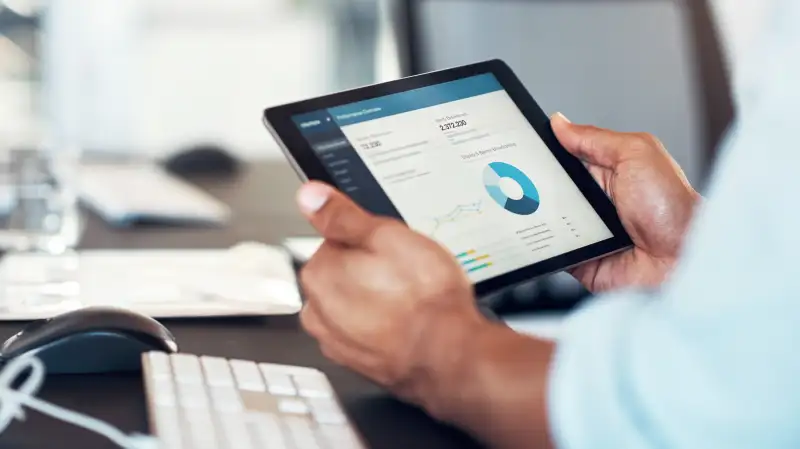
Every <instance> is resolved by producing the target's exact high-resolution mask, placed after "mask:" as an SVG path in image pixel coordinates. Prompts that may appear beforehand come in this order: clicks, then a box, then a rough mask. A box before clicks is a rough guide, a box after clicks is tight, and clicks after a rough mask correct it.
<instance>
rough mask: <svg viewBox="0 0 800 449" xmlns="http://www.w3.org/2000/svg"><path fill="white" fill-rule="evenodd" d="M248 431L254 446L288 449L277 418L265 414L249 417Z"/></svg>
mask: <svg viewBox="0 0 800 449" xmlns="http://www.w3.org/2000/svg"><path fill="white" fill-rule="evenodd" d="M249 422H250V430H251V431H252V434H253V437H254V438H255V441H256V444H255V446H256V447H258V448H265V449H290V448H291V446H290V445H289V444H288V442H287V441H286V437H285V436H284V433H283V429H282V428H281V425H280V424H279V422H278V417H277V416H275V415H271V414H266V413H252V414H250V415H249Z"/></svg>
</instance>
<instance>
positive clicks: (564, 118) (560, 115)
mask: <svg viewBox="0 0 800 449" xmlns="http://www.w3.org/2000/svg"><path fill="white" fill-rule="evenodd" d="M556 117H558V118H560V119H561V120H564V121H565V122H567V123H572V122H570V121H569V119H568V118H567V117H566V116H564V114H562V113H560V112H556V113H555V114H553V118H556Z"/></svg>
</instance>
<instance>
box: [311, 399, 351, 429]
mask: <svg viewBox="0 0 800 449" xmlns="http://www.w3.org/2000/svg"><path fill="white" fill-rule="evenodd" d="M308 404H309V406H310V408H311V414H312V415H313V416H314V419H315V420H316V421H317V422H318V423H320V424H344V423H346V422H347V418H346V417H345V415H344V413H343V412H342V409H341V407H339V404H338V403H337V402H336V400H335V399H333V398H309V400H308Z"/></svg>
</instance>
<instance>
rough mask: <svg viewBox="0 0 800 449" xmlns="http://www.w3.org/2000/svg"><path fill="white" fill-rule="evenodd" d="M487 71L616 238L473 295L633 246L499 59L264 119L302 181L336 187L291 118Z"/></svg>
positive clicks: (282, 110) (307, 103) (293, 107)
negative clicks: (312, 181)
mask: <svg viewBox="0 0 800 449" xmlns="http://www.w3.org/2000/svg"><path fill="white" fill-rule="evenodd" d="M486 73H491V74H493V75H494V76H495V77H496V78H497V80H498V81H499V82H500V84H501V85H502V86H503V88H504V89H505V90H506V92H507V93H508V95H509V96H510V97H511V99H512V100H513V101H514V103H515V104H516V105H517V107H518V108H519V110H520V111H521V112H522V114H523V115H524V116H525V118H527V119H528V122H530V124H531V125H532V126H533V128H534V129H535V130H536V132H537V133H538V134H539V136H540V137H541V138H542V140H543V141H544V142H545V144H546V145H547V147H548V148H549V149H550V151H551V152H552V153H553V155H554V156H555V157H556V159H557V160H558V162H559V163H560V164H561V166H562V167H564V170H566V172H567V174H568V175H569V176H570V178H571V179H572V180H573V182H575V184H576V185H577V187H578V189H579V190H580V191H581V193H582V194H583V195H584V196H585V197H586V199H587V200H588V201H589V203H590V204H591V205H592V207H593V208H594V210H595V211H596V212H597V214H598V215H599V216H600V218H601V219H602V220H603V222H604V223H605V224H606V226H607V227H608V229H609V230H610V231H611V233H612V234H613V237H611V238H609V239H607V240H603V241H600V242H597V243H594V244H591V245H589V246H585V247H583V248H579V249H576V250H574V251H570V252H568V253H565V254H562V255H560V256H556V257H553V258H550V259H546V260H543V261H541V262H536V263H534V264H531V265H528V266H526V267H523V268H519V269H517V270H514V271H511V272H508V273H506V274H503V275H500V276H497V277H494V278H491V279H487V280H484V281H481V282H478V283H476V284H475V286H474V289H475V294H476V295H478V296H483V295H487V294H490V293H494V292H497V291H499V290H502V289H504V288H507V287H511V286H513V285H516V284H519V283H522V282H525V281H529V280H531V279H533V278H536V277H539V276H543V275H546V274H550V273H554V272H558V271H563V270H566V269H568V268H571V267H574V266H577V265H580V264H583V263H585V262H588V261H590V260H594V259H598V258H602V257H606V256H609V255H611V254H613V253H616V252H619V251H623V250H626V249H628V248H630V247H631V246H632V245H633V242H632V241H631V238H630V236H629V235H628V233H627V232H626V231H625V228H624V226H623V225H622V222H621V221H620V219H619V216H618V214H617V211H616V209H615V208H614V205H613V204H612V202H611V200H610V199H609V198H608V196H607V195H606V194H605V192H603V190H602V188H601V187H600V186H599V185H598V184H597V182H596V181H595V179H594V178H593V177H592V175H591V174H590V173H589V171H588V170H587V169H586V167H585V166H584V165H583V162H581V161H580V160H579V159H577V158H576V157H574V156H573V155H572V154H570V153H569V152H567V150H565V149H564V147H563V146H562V145H561V144H560V143H559V142H558V140H557V139H556V136H555V134H554V133H553V130H552V128H551V127H550V118H549V117H548V116H547V115H546V114H545V113H544V111H543V110H542V109H541V107H539V105H538V103H537V102H536V100H534V99H533V97H532V96H531V94H530V93H529V92H528V90H527V89H526V88H525V86H524V85H523V84H522V82H521V81H520V80H519V78H517V76H516V75H515V74H514V72H513V71H512V70H511V68H510V67H509V66H508V65H506V64H505V63H504V62H503V61H501V60H491V61H485V62H479V63H476V64H470V65H466V66H461V67H455V68H451V69H446V70H440V71H436V72H431V73H426V74H422V75H415V76H411V77H407V78H402V79H399V80H395V81H389V82H385V83H381V84H376V85H372V86H366V87H361V88H357V89H352V90H347V91H343V92H339V93H334V94H331V95H326V96H323V97H318V98H312V99H307V100H303V101H298V102H296V103H291V104H285V105H281V106H275V107H271V108H267V109H266V110H265V111H264V117H263V119H264V123H265V125H266V126H267V128H268V129H269V130H270V132H271V133H272V134H273V136H274V137H275V139H276V140H277V141H278V143H279V145H281V146H282V149H283V151H284V152H285V154H286V157H287V158H288V159H289V161H290V162H291V163H292V165H293V166H294V169H295V170H296V171H297V173H298V175H299V176H300V177H301V178H302V179H303V180H318V181H322V182H326V183H329V184H331V185H336V184H335V183H334V181H333V179H332V177H331V176H330V175H329V173H328V172H327V171H326V170H325V167H324V166H323V164H322V162H321V161H320V160H319V158H317V156H316V155H315V154H314V152H313V151H312V149H311V146H310V144H309V143H308V141H307V140H306V139H305V138H304V137H303V135H302V134H301V132H300V129H299V128H298V127H297V126H296V124H295V123H294V121H293V120H292V117H293V116H295V115H299V114H304V113H308V112H315V111H318V110H323V109H329V108H332V107H336V106H342V105H346V104H349V103H356V102H360V101H363V100H369V99H372V98H378V97H384V96H387V95H392V94H396V93H400V92H405V91H408V90H413V89H419V88H422V87H427V86H432V85H436V84H442V83H446V82H450V81H455V80H459V79H462V78H468V77H472V76H476V75H481V74H486Z"/></svg>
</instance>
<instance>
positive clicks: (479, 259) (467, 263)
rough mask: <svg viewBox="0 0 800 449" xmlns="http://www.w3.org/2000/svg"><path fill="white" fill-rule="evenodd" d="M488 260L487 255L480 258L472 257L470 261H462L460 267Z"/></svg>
mask: <svg viewBox="0 0 800 449" xmlns="http://www.w3.org/2000/svg"><path fill="white" fill-rule="evenodd" d="M488 258H489V255H488V254H484V255H482V256H478V257H473V258H472V259H467V260H462V261H461V264H462V265H469V264H471V263H475V262H480V261H481V260H486V259H488Z"/></svg>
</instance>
